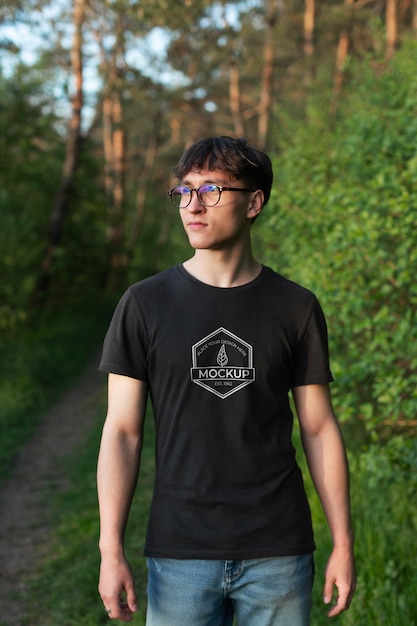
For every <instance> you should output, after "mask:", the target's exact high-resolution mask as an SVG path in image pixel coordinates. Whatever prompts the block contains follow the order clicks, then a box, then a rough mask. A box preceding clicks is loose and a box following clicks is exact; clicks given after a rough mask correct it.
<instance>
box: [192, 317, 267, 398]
mask: <svg viewBox="0 0 417 626" xmlns="http://www.w3.org/2000/svg"><path fill="white" fill-rule="evenodd" d="M190 375H191V380H192V382H193V383H195V384H196V385H199V386H200V387H203V388H204V389H206V390H207V391H210V393H214V394H215V395H216V396H217V397H219V398H221V399H222V400H223V399H225V398H228V397H229V396H231V395H232V394H233V393H236V392H237V391H239V390H240V389H243V387H246V386H247V385H250V383H253V382H254V380H255V368H254V367H253V348H252V346H251V345H250V344H249V343H247V341H245V340H244V339H241V338H240V337H238V336H237V335H235V334H234V333H232V332H230V331H229V330H227V329H226V328H223V326H220V328H217V329H216V330H215V331H213V332H212V333H210V334H209V335H206V336H205V337H203V339H200V341H198V342H197V343H195V344H194V345H193V346H192V367H191V370H190Z"/></svg>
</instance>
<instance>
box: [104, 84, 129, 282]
mask: <svg viewBox="0 0 417 626" xmlns="http://www.w3.org/2000/svg"><path fill="white" fill-rule="evenodd" d="M103 151H104V159H105V165H104V186H105V190H106V194H107V198H108V222H107V235H108V241H109V251H110V270H111V273H112V274H118V272H119V271H120V269H121V268H122V267H123V266H124V252H123V205H124V195H125V194H124V173H125V164H126V140H125V132H124V129H123V111H122V104H121V100H120V94H119V93H118V91H117V90H115V91H114V93H113V94H111V95H107V96H106V97H105V98H104V99H103ZM111 280H113V277H111ZM116 280H117V279H116Z"/></svg>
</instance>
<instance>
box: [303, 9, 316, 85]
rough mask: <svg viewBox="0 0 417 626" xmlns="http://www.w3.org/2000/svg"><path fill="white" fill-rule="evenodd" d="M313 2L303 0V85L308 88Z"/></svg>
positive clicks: (313, 12) (310, 77) (309, 80)
mask: <svg viewBox="0 0 417 626" xmlns="http://www.w3.org/2000/svg"><path fill="white" fill-rule="evenodd" d="M315 9H316V7H315V0H305V4H304V56H305V72H304V84H305V85H306V87H310V86H311V84H312V82H313V56H314V20H315Z"/></svg>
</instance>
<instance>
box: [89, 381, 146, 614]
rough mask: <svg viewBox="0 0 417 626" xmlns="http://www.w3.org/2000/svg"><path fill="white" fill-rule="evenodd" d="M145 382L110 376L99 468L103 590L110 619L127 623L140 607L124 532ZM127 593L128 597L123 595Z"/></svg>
mask: <svg viewBox="0 0 417 626" xmlns="http://www.w3.org/2000/svg"><path fill="white" fill-rule="evenodd" d="M146 400H147V385H146V383H144V382H142V381H140V380H136V379H134V378H129V377H127V376H119V375H117V374H110V375H109V388H108V411H107V417H106V421H105V424H104V427H103V434H102V438H101V445H100V453H99V458H98V468H97V488H98V499H99V508H100V551H101V567H100V581H99V593H100V596H101V598H102V600H103V603H104V606H105V609H106V610H107V611H108V609H110V611H109V617H111V618H112V619H119V620H122V621H125V622H129V621H131V620H132V613H133V612H134V611H136V610H137V605H136V594H135V586H134V580H133V575H132V572H131V569H130V566H129V564H128V562H127V560H126V558H125V554H124V545H123V544H124V533H125V529H126V524H127V519H128V516H129V511H130V506H131V503H132V498H133V493H134V490H135V487H136V483H137V478H138V472H139V463H140V454H141V449H142V437H143V422H144V416H145V410H146ZM124 594H126V601H124V599H123V600H122V595H124Z"/></svg>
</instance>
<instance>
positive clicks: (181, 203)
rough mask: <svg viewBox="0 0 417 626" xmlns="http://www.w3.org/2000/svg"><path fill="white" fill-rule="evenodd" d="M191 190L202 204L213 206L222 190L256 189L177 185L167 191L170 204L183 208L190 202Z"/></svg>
mask: <svg viewBox="0 0 417 626" xmlns="http://www.w3.org/2000/svg"><path fill="white" fill-rule="evenodd" d="M193 191H195V192H196V194H197V198H198V200H199V202H200V204H202V205H203V206H207V207H212V206H215V205H216V204H217V203H218V202H219V201H220V198H221V195H222V191H256V189H242V188H241V187H223V186H219V185H213V184H211V183H208V184H206V185H201V186H200V187H186V186H185V185H178V186H177V187H173V188H172V189H170V190H169V191H168V195H169V197H170V198H171V201H172V204H174V205H175V206H176V207H177V208H178V209H185V208H186V207H187V206H188V205H189V204H190V202H191V199H192V197H193Z"/></svg>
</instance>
